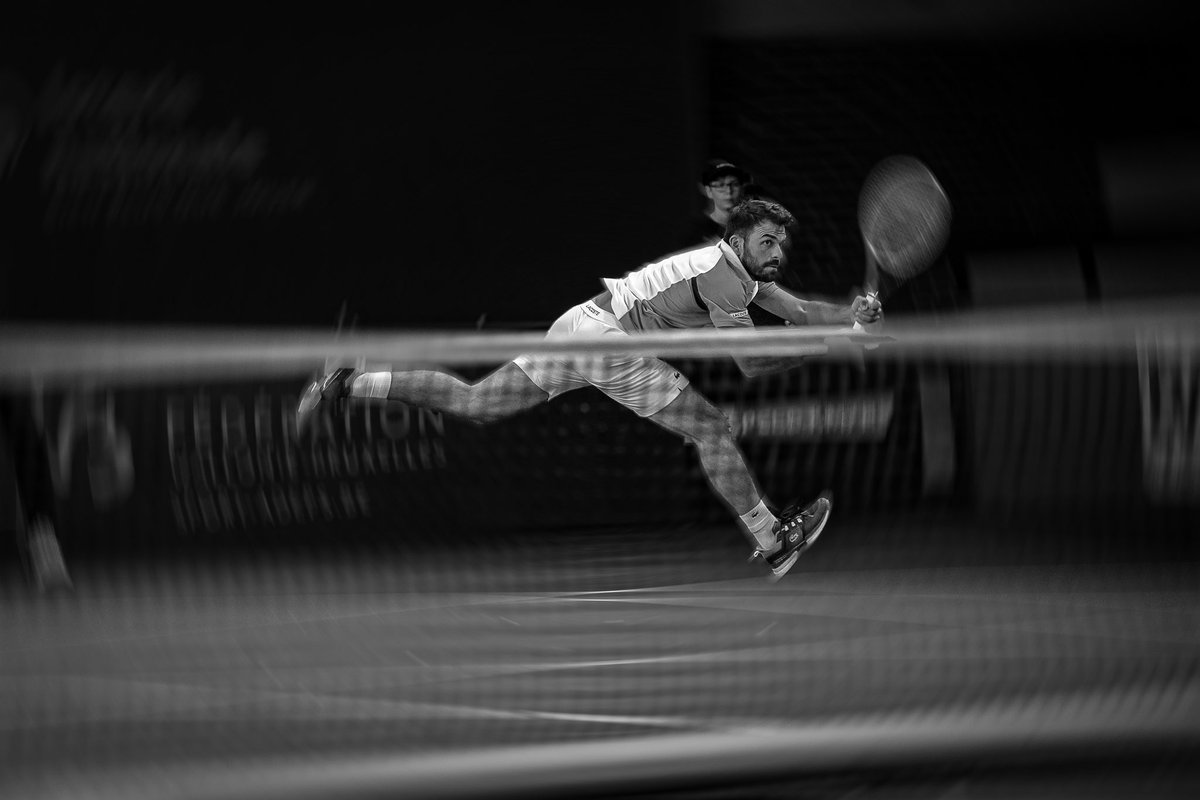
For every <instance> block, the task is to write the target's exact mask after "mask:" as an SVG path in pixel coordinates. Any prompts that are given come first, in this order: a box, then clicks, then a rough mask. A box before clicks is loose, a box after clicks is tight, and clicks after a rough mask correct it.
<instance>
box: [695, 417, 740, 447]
mask: <svg viewBox="0 0 1200 800" xmlns="http://www.w3.org/2000/svg"><path fill="white" fill-rule="evenodd" d="M684 438H686V439H687V441H688V443H689V444H691V445H694V446H695V447H700V448H704V447H714V446H719V445H721V444H724V443H726V442H731V441H733V426H732V425H731V424H730V422H729V417H728V416H726V415H725V412H723V411H721V410H720V409H719V408H710V409H708V410H707V411H706V413H704V414H702V415H700V416H698V417H697V418H696V420H695V422H694V424H693V425H692V427H691V430H689V431H688V432H687V433H686V434H685V436H684Z"/></svg>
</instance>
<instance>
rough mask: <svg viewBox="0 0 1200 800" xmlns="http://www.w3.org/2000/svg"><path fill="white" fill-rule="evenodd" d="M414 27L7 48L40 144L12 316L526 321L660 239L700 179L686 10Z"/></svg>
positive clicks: (243, 25)
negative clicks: (344, 312)
mask: <svg viewBox="0 0 1200 800" xmlns="http://www.w3.org/2000/svg"><path fill="white" fill-rule="evenodd" d="M421 5H422V7H420V8H417V7H416V5H411V6H409V7H406V9H405V10H404V12H403V13H402V14H400V15H399V16H400V17H401V19H400V20H398V21H394V22H387V23H384V22H383V21H382V19H383V17H384V16H393V15H380V16H379V17H378V18H376V19H372V18H370V17H369V16H368V17H364V18H360V19H352V18H351V17H350V15H348V14H347V15H343V16H336V15H335V16H334V18H333V19H331V20H325V19H321V20H315V19H314V20H307V19H303V18H296V17H295V16H292V17H290V18H280V19H276V20H270V21H267V20H247V19H235V20H229V21H226V22H224V23H222V24H219V25H218V24H214V23H213V22H211V21H209V22H203V23H200V24H197V25H196V26H192V25H190V24H186V23H184V24H168V23H167V22H166V21H165V20H163V21H156V22H146V21H142V20H133V19H130V18H126V19H121V18H119V17H112V16H100V15H96V16H95V17H94V18H90V19H89V18H78V17H73V18H70V19H63V18H54V19H43V20H41V21H40V22H36V23H34V24H32V25H29V26H25V27H18V28H17V29H13V28H9V29H8V30H7V31H6V32H5V33H4V34H3V36H4V41H3V47H2V48H0V53H2V55H0V70H3V71H4V72H5V73H6V75H7V77H8V84H9V86H10V87H11V89H10V90H9V91H6V92H5V95H6V96H9V97H12V98H17V97H20V95H21V94H22V92H24V93H27V94H28V96H29V99H30V101H31V102H30V104H29V105H28V111H29V115H30V116H29V117H28V121H29V122H30V123H31V124H32V126H33V127H32V130H31V131H30V136H29V138H28V139H27V141H26V143H25V146H24V147H23V149H22V150H21V152H20V154H19V157H18V158H16V160H15V162H14V168H13V170H12V172H11V173H10V174H9V176H8V177H7V179H6V180H5V181H4V183H3V190H4V196H5V207H6V209H8V213H7V214H6V225H5V242H6V246H5V249H4V251H3V252H4V253H5V269H4V280H5V284H4V288H5V296H6V302H5V306H6V308H5V310H6V312H7V313H8V314H9V315H12V316H18V317H25V318H51V319H104V320H121V321H129V320H150V321H172V322H233V323H245V324H276V323H282V324H315V325H325V324H332V322H333V320H334V319H335V318H336V316H337V314H338V311H339V308H340V306H341V304H342V303H343V301H344V302H345V303H346V305H347V309H348V311H349V312H350V313H351V314H355V315H358V316H359V317H360V322H361V324H363V325H371V326H426V325H455V326H458V325H467V326H470V325H474V324H475V323H476V322H477V320H478V319H479V318H480V317H481V315H485V314H486V315H487V317H488V321H489V322H500V323H519V322H522V321H526V320H539V321H540V320H545V319H552V318H553V317H554V316H556V315H557V313H559V312H560V311H561V309H562V308H564V307H565V306H567V305H570V304H572V303H575V302H579V301H581V300H582V299H585V298H586V297H587V296H589V295H590V294H591V293H593V292H594V291H595V290H596V288H597V286H598V280H597V279H598V278H599V277H600V276H601V275H604V274H613V273H616V274H620V273H622V272H624V271H626V270H628V269H630V268H633V267H636V266H637V265H638V264H640V263H642V262H643V261H645V260H646V259H648V258H650V257H652V256H653V255H656V254H658V253H660V252H663V251H664V250H665V249H667V248H668V247H669V246H670V245H671V244H672V243H673V239H674V235H675V234H674V228H675V227H677V226H678V225H680V223H681V220H682V215H683V213H685V212H684V211H683V209H685V208H687V207H688V203H689V200H690V197H691V191H692V189H691V185H690V184H691V180H692V173H693V164H694V163H695V162H696V160H697V159H698V157H699V156H698V147H697V143H696V142H695V140H694V131H695V130H696V127H697V126H696V124H695V120H694V118H693V117H694V114H695V111H694V97H695V90H696V87H695V84H694V81H693V79H692V73H693V68H692V58H693V50H692V46H691V42H692V41H693V31H692V29H691V27H690V26H689V23H688V19H689V18H688V16H687V15H686V14H684V13H683V12H682V7H683V4H682V3H679V2H654V3H639V4H636V5H634V4H626V5H621V4H616V5H614V4H610V3H599V2H584V3H572V4H570V7H569V8H566V7H565V6H564V4H557V3H550V2H534V3H519V4H499V3H497V4H478V5H470V4H468V5H467V6H460V5H454V6H450V5H440V4H421ZM13 103H14V104H17V103H16V101H15V100H14V101H13Z"/></svg>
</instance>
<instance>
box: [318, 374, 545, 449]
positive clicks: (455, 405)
mask: <svg viewBox="0 0 1200 800" xmlns="http://www.w3.org/2000/svg"><path fill="white" fill-rule="evenodd" d="M548 397H549V395H548V394H547V392H546V391H545V390H544V389H542V388H541V387H540V386H538V385H537V384H536V383H534V381H533V380H532V379H531V378H530V377H529V375H527V374H526V372H525V371H524V370H522V369H521V368H520V367H518V366H517V364H516V363H514V362H511V361H510V362H509V363H507V364H505V365H504V366H502V367H500V368H499V369H497V370H496V371H495V372H492V373H491V374H490V375H488V376H487V377H485V378H482V379H480V380H479V381H476V382H474V383H471V382H468V381H465V380H463V379H462V378H460V377H458V376H457V375H454V374H452V373H449V372H444V371H439V370H428V369H422V370H400V371H394V372H360V371H358V370H355V369H349V368H343V369H337V370H334V371H332V372H330V373H329V374H327V375H325V376H324V377H322V378H320V379H319V380H317V381H314V382H313V383H312V384H310V385H309V386H308V387H307V388H306V389H305V390H304V392H303V393H302V394H301V396H300V404H299V406H298V407H297V410H296V428H297V430H298V431H300V432H301V433H303V432H304V431H305V430H306V429H307V428H308V425H309V423H310V421H311V420H312V418H313V416H314V415H315V414H316V412H317V409H318V408H320V407H321V406H322V405H324V404H328V403H338V402H344V401H346V400H349V399H354V398H358V399H376V400H384V399H386V400H396V401H400V402H404V403H408V404H410V405H414V406H420V407H422V408H428V409H431V410H433V411H440V412H442V413H444V414H448V415H450V416H453V417H457V418H458V419H463V420H467V421H469V422H477V423H488V422H495V421H496V420H499V419H504V418H505V417H509V416H512V415H513V414H516V413H518V412H520V411H524V410H525V409H528V408H532V407H533V406H536V405H540V404H541V403H544V402H546V400H547V398H548Z"/></svg>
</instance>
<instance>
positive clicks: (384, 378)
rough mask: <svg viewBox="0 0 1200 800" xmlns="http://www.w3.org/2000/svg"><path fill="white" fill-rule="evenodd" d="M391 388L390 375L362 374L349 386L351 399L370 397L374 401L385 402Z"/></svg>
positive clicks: (382, 373) (386, 373)
mask: <svg viewBox="0 0 1200 800" xmlns="http://www.w3.org/2000/svg"><path fill="white" fill-rule="evenodd" d="M391 388H392V373H390V372H364V373H363V374H362V375H359V376H358V377H357V378H355V379H354V380H353V382H351V384H350V396H351V397H371V398H374V399H376V400H386V399H387V396H388V390H389V389H391Z"/></svg>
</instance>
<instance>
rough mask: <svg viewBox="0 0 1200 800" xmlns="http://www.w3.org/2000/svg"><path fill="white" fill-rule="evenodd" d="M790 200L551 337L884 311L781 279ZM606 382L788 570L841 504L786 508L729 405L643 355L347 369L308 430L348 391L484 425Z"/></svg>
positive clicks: (305, 412)
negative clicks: (680, 448)
mask: <svg viewBox="0 0 1200 800" xmlns="http://www.w3.org/2000/svg"><path fill="white" fill-rule="evenodd" d="M793 222H794V219H793V217H792V215H791V214H790V213H789V212H788V211H787V209H785V208H783V207H782V206H780V205H778V204H777V203H773V202H769V201H765V200H747V201H744V202H742V203H740V204H739V205H738V206H736V207H735V208H734V210H733V212H732V213H731V215H730V218H729V221H728V223H727V225H726V229H725V237H724V238H723V239H722V240H720V241H719V242H717V243H716V244H713V245H709V246H705V247H702V248H700V249H698V250H692V251H689V252H685V253H679V254H676V255H673V256H670V257H669V258H667V259H666V260H663V261H659V262H657V263H653V264H647V265H645V266H643V267H642V268H640V269H638V270H636V271H634V272H631V273H629V274H627V275H626V276H625V277H624V278H606V279H604V281H603V283H604V287H605V289H604V291H603V292H601V293H600V294H598V295H596V296H595V297H593V298H592V299H591V300H589V301H587V302H586V303H582V304H580V305H577V306H575V307H574V308H571V309H570V310H569V311H567V312H566V313H565V314H563V315H562V316H561V317H559V318H558V319H557V320H555V322H554V324H553V325H551V326H550V330H549V331H548V333H547V338H561V337H570V336H574V335H586V336H593V335H597V334H599V335H609V336H627V335H629V334H631V333H638V332H641V331H652V330H664V329H680V328H708V327H717V328H749V327H753V324H754V323H753V322H752V321H751V319H750V313H749V311H748V305H749V304H750V303H757V304H758V305H759V306H761V307H762V308H764V309H766V310H767V311H770V312H771V313H773V314H775V315H777V316H779V317H782V318H783V319H785V320H788V321H790V322H792V323H793V324H796V325H806V324H812V325H839V326H841V325H845V326H849V325H852V324H853V323H854V322H855V321H858V322H860V323H862V324H869V323H872V322H876V321H878V320H879V319H880V318H881V316H882V309H881V308H880V306H879V304H878V302H876V301H874V300H873V299H870V298H867V297H856V298H855V299H854V301H853V302H852V303H850V304H849V305H846V306H842V305H836V304H831V303H823V302H817V301H812V300H806V299H804V298H801V297H798V296H796V295H794V294H792V293H791V292H789V291H788V290H786V289H784V288H783V287H781V286H779V285H778V284H776V283H775V280H776V279H777V278H778V277H779V276H780V274H781V270H782V265H783V258H784V255H783V242H784V240H785V239H786V237H787V232H786V228H787V226H789V225H791V224H792V223H793ZM735 360H736V362H737V364H738V367H739V368H740V369H741V370H742V372H743V373H745V374H746V375H747V376H749V377H754V376H759V375H763V374H767V373H770V372H776V371H779V370H781V369H786V368H788V367H792V366H796V365H798V364H799V363H800V362H801V358H800V357H793V358H787V357H777V356H741V355H739V356H735ZM585 386H595V387H596V388H597V389H599V390H600V391H602V392H604V393H605V394H606V395H608V396H609V397H611V398H612V399H613V400H615V401H617V402H618V403H620V404H621V405H623V406H625V407H626V408H628V409H630V410H631V411H633V412H634V413H635V414H637V415H638V416H641V417H645V418H646V419H648V420H650V421H651V422H653V423H655V424H657V425H660V426H661V427H663V428H665V429H667V430H669V431H671V432H673V433H675V434H678V435H679V436H681V437H682V438H683V439H684V440H685V441H686V442H688V443H689V444H691V445H693V446H694V447H695V448H696V453H697V455H698V457H699V461H700V465H701V469H702V470H703V472H704V475H705V477H706V478H707V479H708V482H709V484H710V485H711V487H712V489H713V491H714V492H716V494H717V495H718V497H719V498H720V499H721V500H722V501H723V502H724V503H725V505H726V506H727V507H728V508H729V509H730V511H731V512H732V513H733V514H734V515H736V516H737V518H738V520H739V521H740V523H741V527H742V529H743V531H744V532H745V534H746V535H747V537H748V538H749V539H750V541H751V543H752V545H753V546H754V548H755V550H754V554H753V556H752V558H753V557H755V556H757V557H761V558H762V559H764V560H765V562H766V564H767V566H768V567H769V568H770V570H771V575H772V576H773V577H774V578H776V579H777V578H779V577H782V576H783V575H784V574H786V573H787V571H788V570H789V569H791V568H792V566H793V565H794V564H795V563H796V560H797V559H798V558H799V556H800V554H801V553H802V552H804V551H805V550H806V549H808V548H809V547H810V546H812V544H813V542H815V541H816V539H817V537H818V536H819V535H820V534H821V531H822V530H823V529H824V527H825V523H826V522H827V521H828V519H829V513H830V510H831V509H832V497H831V495H830V494H829V493H828V492H826V493H823V494H821V495H820V496H818V497H817V498H816V499H814V500H812V501H811V502H808V503H806V504H803V503H796V504H793V505H792V506H790V507H788V508H787V509H785V510H784V511H783V512H782V513H781V514H780V515H779V516H778V517H776V515H775V514H774V513H772V511H771V509H770V508H768V505H767V499H766V498H765V497H764V495H763V493H762V491H761V490H760V489H759V487H758V485H757V483H756V481H755V479H754V476H753V475H752V474H751V472H750V470H749V468H748V467H747V466H746V462H745V459H744V458H743V456H742V453H741V450H740V449H739V448H738V445H737V442H736V441H735V439H734V436H733V432H732V430H731V428H730V424H729V420H728V419H727V418H726V416H725V414H724V413H723V412H722V411H721V410H720V409H718V408H717V407H716V406H715V405H713V404H712V403H711V402H710V401H709V400H707V399H706V398H705V397H704V396H702V395H701V394H700V392H699V391H697V390H696V389H695V388H694V387H692V386H691V385H690V383H689V382H688V379H687V378H686V377H684V376H683V375H682V374H681V373H680V372H679V371H678V370H676V369H675V368H673V367H671V366H670V365H669V364H667V363H665V362H663V361H661V360H659V359H657V358H651V357H645V356H638V355H620V354H605V355H594V354H588V355H580V356H568V357H560V356H519V357H517V358H516V359H514V360H512V361H510V362H508V363H507V364H505V365H504V366H502V367H500V368H499V369H498V370H496V371H495V372H493V373H491V374H490V375H488V376H486V377H484V378H482V379H480V380H479V381H477V382H475V383H468V382H466V381H464V380H462V379H461V378H459V377H457V376H455V375H452V374H449V373H448V372H443V371H433V370H408V371H399V372H363V371H359V370H354V369H338V370H334V371H332V372H330V373H329V374H327V375H325V376H324V377H322V378H321V379H319V380H317V381H315V382H314V383H312V384H311V385H309V386H308V387H307V388H306V389H305V390H304V392H303V394H302V396H301V398H300V403H299V407H298V410H297V426H298V428H299V430H300V431H301V432H303V431H304V430H306V428H307V425H308V422H309V421H310V420H311V418H312V416H313V414H314V413H315V411H316V410H317V408H318V407H319V406H320V405H321V404H322V403H325V402H330V401H338V400H342V399H344V398H374V399H387V400H398V401H402V402H404V403H409V404H411V405H416V406H421V407H425V408H430V409H436V410H438V411H442V412H444V413H446V414H450V415H452V416H455V417H458V418H462V419H466V420H470V421H473V422H477V423H488V422H493V421H496V420H499V419H503V418H505V417H508V416H510V415H512V414H516V413H517V412H520V411H524V410H526V409H529V408H532V407H533V406H536V405H538V404H540V403H544V402H546V401H547V400H549V399H551V398H554V397H557V396H558V395H560V394H563V393H564V392H569V391H571V390H572V389H579V388H582V387H585Z"/></svg>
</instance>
